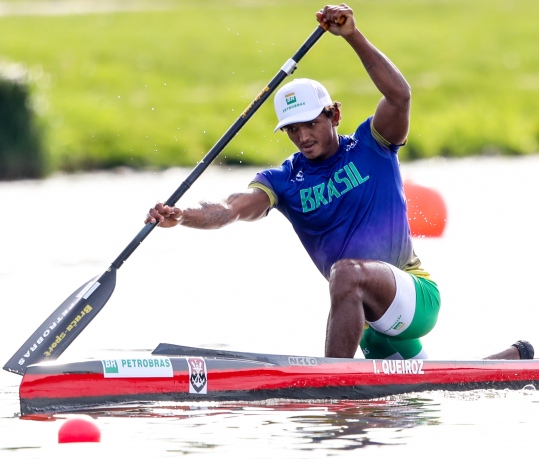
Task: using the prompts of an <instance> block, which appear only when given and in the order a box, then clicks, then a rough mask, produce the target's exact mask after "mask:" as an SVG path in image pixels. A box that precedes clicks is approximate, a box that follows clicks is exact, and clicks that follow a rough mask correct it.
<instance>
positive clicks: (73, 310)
mask: <svg viewBox="0 0 539 459" xmlns="http://www.w3.org/2000/svg"><path fill="white" fill-rule="evenodd" d="M326 30H327V28H326V27H325V25H320V26H318V27H317V28H316V29H315V30H314V32H313V33H312V34H311V35H310V36H309V38H308V39H307V40H306V41H305V43H303V45H302V46H301V47H300V48H299V49H298V51H297V52H296V54H294V56H293V57H292V58H291V59H289V60H288V61H286V63H285V64H284V65H283V66H282V67H281V69H280V70H279V72H278V73H277V75H275V77H273V79H272V80H271V81H270V82H269V83H268V85H267V86H266V87H264V89H262V91H261V92H260V94H258V96H257V97H256V98H255V99H254V100H253V102H252V103H251V104H250V105H249V106H248V107H247V108H246V109H245V111H244V112H243V113H242V114H241V116H240V117H239V118H238V119H237V120H236V122H235V123H234V124H233V125H232V126H231V127H230V128H229V129H228V131H227V132H226V133H225V134H224V135H223V136H222V137H221V138H220V139H219V141H218V142H217V143H216V144H215V145H214V146H213V147H212V148H211V150H210V151H208V153H207V154H206V155H205V156H204V158H203V159H202V161H200V162H199V163H198V164H197V166H196V167H195V168H194V169H193V171H192V172H191V173H190V174H189V175H188V177H187V178H186V179H185V181H184V182H183V183H182V184H181V185H180V186H179V187H178V189H177V190H176V191H175V192H174V193H173V194H172V195H171V196H170V198H168V199H167V201H166V202H165V204H166V205H170V206H173V205H174V204H176V202H177V201H178V200H179V199H180V198H181V197H182V196H183V195H184V194H185V192H186V191H187V190H188V189H189V188H190V187H191V185H192V184H193V183H194V182H195V181H196V180H197V179H198V177H200V175H201V174H202V173H203V172H204V171H205V170H206V169H207V167H208V166H209V165H210V164H211V163H212V162H213V160H214V159H215V158H216V157H217V156H218V155H219V153H220V152H221V151H222V150H223V149H224V148H225V147H226V146H227V145H228V143H229V142H230V141H231V140H232V139H233V138H234V136H235V135H236V134H237V133H238V132H239V131H240V129H241V128H242V127H243V125H244V124H245V123H246V122H247V121H248V120H249V119H250V118H251V116H253V114H254V113H255V112H256V111H257V110H258V109H259V108H260V106H261V105H262V104H263V103H264V102H265V101H266V99H267V98H268V97H269V96H270V94H271V93H272V92H273V91H274V90H275V89H276V88H277V86H279V84H280V83H281V82H282V81H283V80H284V79H285V78H286V77H287V76H288V75H291V74H292V73H293V72H294V70H295V69H296V65H297V63H298V62H299V61H300V60H301V58H302V57H303V56H305V54H307V52H308V51H309V50H310V49H311V48H312V47H313V45H314V44H315V43H316V42H317V41H318V39H319V38H320V37H321V36H322V35H323V34H324V32H325V31H326ZM155 226H157V224H156V223H154V224H152V223H147V224H146V225H145V226H144V227H143V228H142V230H141V231H140V232H139V233H138V234H137V236H136V237H135V238H134V239H133V240H132V241H131V242H130V243H129V245H128V246H127V247H126V248H125V249H124V250H123V251H122V253H120V255H119V256H118V258H116V260H114V261H113V262H112V264H111V265H110V267H109V268H108V269H107V271H105V272H104V273H103V274H102V275H101V276H98V277H96V278H94V279H92V280H90V281H89V282H87V283H86V284H83V285H82V286H81V287H80V288H79V289H78V290H75V291H74V292H73V293H72V294H71V295H70V296H69V297H67V299H66V300H65V301H64V302H63V303H62V304H61V305H60V306H59V307H57V308H56V310H55V311H53V312H52V314H51V315H50V316H49V317H48V318H47V319H46V320H45V322H43V324H41V326H40V327H38V328H37V329H36V331H35V332H34V333H33V334H32V335H31V336H30V337H29V338H28V339H27V340H26V342H25V343H24V344H23V345H22V346H21V347H20V348H19V350H18V351H17V352H16V353H15V354H14V355H13V356H12V357H11V359H10V360H9V361H8V362H7V363H6V364H5V365H4V367H3V368H4V370H6V371H10V372H13V373H17V374H20V375H22V374H24V372H25V371H26V368H27V367H28V365H31V364H34V363H39V362H41V361H44V360H55V359H56V358H58V357H59V356H60V355H61V354H62V353H63V352H64V351H65V350H66V349H67V347H68V346H69V345H70V344H71V343H72V342H73V340H74V339H75V338H76V337H77V336H78V335H79V334H80V333H81V332H82V330H84V328H85V327H86V326H87V325H88V324H89V323H90V322H91V321H92V320H93V319H94V317H95V316H96V315H97V314H98V313H99V311H101V309H102V308H103V307H104V306H105V304H106V303H107V301H108V299H109V298H110V296H111V295H112V293H113V291H114V288H115V286H116V271H117V270H118V269H119V268H120V267H121V266H122V264H123V263H124V262H125V260H127V259H128V258H129V256H130V255H131V254H132V253H133V252H134V251H135V250H136V249H137V247H138V246H139V245H140V244H141V243H142V241H143V240H144V239H146V237H147V236H148V235H149V234H150V232H151V231H152V230H153V229H154V228H155Z"/></svg>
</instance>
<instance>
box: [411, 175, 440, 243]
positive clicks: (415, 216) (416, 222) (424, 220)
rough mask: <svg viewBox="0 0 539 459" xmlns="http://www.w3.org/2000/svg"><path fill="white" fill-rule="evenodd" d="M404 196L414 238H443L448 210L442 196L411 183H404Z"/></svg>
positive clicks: (430, 189)
mask: <svg viewBox="0 0 539 459" xmlns="http://www.w3.org/2000/svg"><path fill="white" fill-rule="evenodd" d="M404 194H405V195H406V201H407V206H408V222H409V223H410V230H411V231H412V236H414V237H418V236H419V237H439V236H441V235H442V233H443V232H444V229H445V224H446V222H447V208H446V206H445V202H444V200H443V198H442V195H441V194H440V193H438V192H437V191H436V190H433V189H432V188H427V187H424V186H421V185H417V184H415V183H413V182H410V181H406V182H404Z"/></svg>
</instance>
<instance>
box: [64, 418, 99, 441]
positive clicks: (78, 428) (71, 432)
mask: <svg viewBox="0 0 539 459" xmlns="http://www.w3.org/2000/svg"><path fill="white" fill-rule="evenodd" d="M99 441H101V431H100V430H99V428H98V427H97V426H96V425H95V424H94V423H93V422H92V421H89V420H87V419H83V418H73V419H69V420H67V421H66V422H64V423H63V424H62V426H61V427H60V429H59V430H58V443H82V442H99Z"/></svg>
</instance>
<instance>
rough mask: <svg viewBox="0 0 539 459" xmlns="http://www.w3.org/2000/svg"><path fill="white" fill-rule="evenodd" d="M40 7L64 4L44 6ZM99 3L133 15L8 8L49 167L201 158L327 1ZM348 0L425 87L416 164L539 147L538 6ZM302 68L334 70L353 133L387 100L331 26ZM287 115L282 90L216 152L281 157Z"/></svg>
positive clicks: (417, 96)
mask: <svg viewBox="0 0 539 459" xmlns="http://www.w3.org/2000/svg"><path fill="white" fill-rule="evenodd" d="M40 3H42V5H41V6H46V5H47V4H48V5H60V2H59V1H56V2H55V1H54V0H52V1H49V2H34V5H38V4H40ZM91 3H93V4H95V5H97V6H99V5H101V7H104V6H106V7H108V8H110V7H112V6H115V5H116V6H118V8H120V9H121V8H128V9H129V8H134V10H132V11H115V12H92V13H85V14H56V15H45V14H35V13H37V12H40V10H41V8H31V7H30V8H29V9H28V10H26V11H27V12H28V13H34V14H22V13H24V11H25V10H23V9H18V8H19V7H21V8H22V6H23V5H22V2H19V1H17V0H11V1H8V2H5V1H4V2H0V5H4V6H6V5H11V6H12V9H11V10H10V9H9V8H4V10H3V11H4V13H6V10H7V11H8V12H9V11H11V13H9V14H4V15H0V30H1V31H2V37H3V38H2V40H1V41H0V65H3V66H4V67H5V66H8V65H10V64H13V63H18V64H20V65H21V66H22V68H23V69H24V70H25V72H26V73H25V78H26V80H25V81H27V82H28V84H29V86H30V88H31V103H30V105H31V107H32V108H33V109H34V110H35V112H36V113H37V115H38V116H37V121H36V123H37V124H38V125H39V129H40V132H42V133H43V143H44V151H45V154H46V160H47V161H46V162H47V165H48V166H47V167H48V169H47V170H48V171H59V170H60V171H75V170H91V169H103V168H114V167H118V166H130V167H134V168H148V167H157V168H163V167H168V166H173V165H183V166H192V165H194V164H196V162H197V161H199V160H200V159H201V158H202V157H203V155H204V154H205V153H206V152H207V151H208V149H209V148H211V146H212V145H213V144H214V143H215V142H216V141H217V140H218V139H219V138H220V137H221V135H222V134H223V133H224V132H225V131H226V129H227V128H228V127H229V126H230V125H231V124H232V123H233V122H234V121H235V120H236V118H237V117H238V116H239V115H240V114H241V112H242V111H243V110H244V109H245V108H246V107H247V105H249V103H250V102H251V101H252V99H253V98H254V97H255V96H256V95H257V94H258V93H259V91H260V90H261V89H262V88H263V87H264V86H265V85H266V83H267V82H268V81H269V80H270V79H271V78H272V77H273V76H274V75H275V74H276V73H277V71H278V70H279V69H280V67H281V66H282V65H283V63H284V62H285V61H286V60H287V59H288V58H289V57H291V56H292V55H293V54H294V52H295V51H296V50H297V48H298V47H299V46H300V45H301V44H302V43H303V42H304V41H305V39H306V38H307V37H308V36H309V34H310V33H311V32H312V31H313V30H314V28H315V27H316V25H317V23H316V20H315V12H316V10H318V9H319V8H321V7H323V6H324V3H322V2H320V3H318V4H317V3H316V2H312V0H287V1H283V0H271V1H270V0H258V1H255V0H237V1H234V0H231V1H226V2H225V1H222V0H169V1H166V2H160V1H159V0H155V1H151V2H150V1H147V2H146V1H135V0H134V1H132V2H122V1H119V2H117V3H114V2H100V1H95V2H91ZM26 4H28V3H26ZM62 4H63V5H69V4H71V5H72V9H69V8H68V9H67V10H65V11H64V12H66V13H69V11H74V10H75V9H76V7H77V5H80V3H78V2H76V1H73V2H66V1H63V2H62ZM348 4H349V5H350V6H351V7H352V8H353V9H354V11H355V15H356V22H357V24H358V26H359V28H360V29H361V30H362V31H363V32H364V33H365V34H366V36H367V37H368V38H369V40H370V41H371V42H373V43H374V44H375V45H376V46H377V47H378V48H379V49H380V50H381V51H382V52H384V53H385V54H386V55H388V56H389V58H390V59H391V60H392V61H393V62H394V63H395V64H396V65H397V67H399V69H400V70H401V72H402V73H403V74H404V76H405V77H406V78H407V80H408V82H409V83H410V85H411V86H412V91H413V108H412V126H411V131H410V136H409V143H408V145H407V147H406V148H404V149H402V150H401V159H402V160H404V161H406V160H411V159H417V158H427V157H433V156H459V157H460V156H467V155H481V154H531V153H536V152H538V151H539V116H538V113H539V53H538V52H537V44H538V43H539V27H538V25H537V23H538V18H539V2H535V1H533V0H511V1H507V0H505V1H501V0H453V1H443V0H430V1H429V0H423V1H421V0H416V1H413V0H376V1H375V0H364V1H361V2H359V1H356V0H350V1H349V2H348ZM30 5H31V3H30ZM145 8H146V9H145ZM152 9H153V10H152ZM0 11H2V8H0ZM13 11H18V12H19V13H21V14H13ZM294 77H309V78H314V79H318V80H320V81H321V82H322V83H323V84H325V85H326V87H327V88H328V89H329V91H330V93H331V95H332V97H333V98H334V100H339V101H341V102H342V103H343V122H342V124H341V127H340V132H341V133H343V134H345V133H350V132H352V131H353V130H354V129H355V127H356V126H357V125H358V124H359V122H361V121H362V120H363V119H365V118H366V117H367V116H369V115H371V114H372V113H373V111H374V109H375V107H376V104H377V103H378V100H379V98H380V94H379V93H378V92H377V91H376V89H375V88H374V86H373V84H372V82H371V81H370V80H369V78H368V76H367V74H366V72H365V71H364V69H363V67H362V65H361V63H360V62H359V60H358V59H357V58H356V57H355V55H354V53H353V51H352V50H351V49H350V48H349V46H348V45H347V44H346V43H345V42H344V41H343V40H342V39H340V38H337V37H334V36H330V35H329V34H328V35H327V36H324V37H323V38H322V39H321V40H320V42H319V43H317V44H316V45H315V47H314V48H313V49H312V50H311V51H310V52H309V53H308V54H307V56H306V57H305V58H304V59H303V60H302V61H301V62H300V64H299V67H298V70H297V71H296V72H295V73H294ZM275 122H276V121H275V115H274V112H273V102H272V98H270V99H269V100H268V101H267V102H266V104H265V105H264V106H263V107H262V108H261V109H260V110H259V111H258V112H257V113H256V114H255V115H254V117H253V118H252V119H251V120H250V121H249V122H248V123H247V125H246V126H245V127H244V128H243V130H242V131H241V132H240V133H239V135H237V136H236V138H235V139H234V140H233V141H232V142H231V144H230V145H229V146H228V147H227V148H226V149H225V151H224V152H223V153H222V154H221V155H220V157H219V158H218V159H217V160H216V162H217V163H232V164H258V165H263V166H265V165H276V164H280V163H281V162H282V160H283V159H284V158H285V157H286V156H288V155H289V154H291V153H293V151H294V148H293V145H292V144H291V143H290V141H289V140H288V139H287V138H286V135H285V134H283V133H275V134H274V133H273V127H274V125H275Z"/></svg>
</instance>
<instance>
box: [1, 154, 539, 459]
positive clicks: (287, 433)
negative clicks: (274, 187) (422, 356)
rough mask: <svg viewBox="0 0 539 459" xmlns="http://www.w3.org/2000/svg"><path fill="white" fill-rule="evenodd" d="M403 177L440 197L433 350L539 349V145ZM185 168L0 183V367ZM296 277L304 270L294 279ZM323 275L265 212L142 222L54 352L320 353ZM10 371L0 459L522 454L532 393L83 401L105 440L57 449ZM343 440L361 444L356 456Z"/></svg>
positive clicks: (225, 182)
mask: <svg viewBox="0 0 539 459" xmlns="http://www.w3.org/2000/svg"><path fill="white" fill-rule="evenodd" d="M402 170H403V176H404V177H405V178H407V179H412V180H413V181H415V182H416V183H419V184H422V185H425V186H431V187H434V188H436V189H437V190H438V191H439V192H440V193H441V194H442V195H443V197H444V199H445V202H446V204H447V207H448V224H447V227H446V230H445V233H444V236H443V237H441V238H421V239H416V240H415V248H416V252H417V253H418V255H419V256H420V258H421V259H422V261H423V265H424V267H425V268H426V269H427V270H428V271H429V272H431V274H432V275H433V278H434V279H435V280H436V281H437V282H438V283H439V285H440V288H441V291H442V312H441V314H440V319H439V322H438V325H437V327H436V329H435V330H434V331H433V332H432V333H431V334H430V335H429V336H427V337H426V338H425V340H424V342H425V346H426V348H427V350H428V352H429V354H430V357H431V358H437V359H459V358H464V359H466V358H471V359H473V358H481V357H483V356H485V355H488V354H491V353H494V352H497V351H499V350H502V349H504V348H506V347H507V346H508V345H510V344H512V343H513V342H515V341H516V340H518V339H528V340H530V341H531V342H532V343H534V344H536V347H538V348H539V340H537V334H536V332H535V331H536V326H535V323H536V322H537V319H538V318H539V312H537V308H536V307H535V306H536V305H535V298H536V288H535V285H536V284H535V280H536V279H537V275H538V272H537V271H538V269H539V268H538V267H537V263H536V260H537V258H538V253H537V251H538V247H539V244H538V243H537V242H536V239H537V238H536V235H537V234H538V229H539V228H538V223H537V218H536V215H535V213H536V211H537V210H536V209H538V208H539V206H538V202H537V201H538V200H539V181H538V180H537V178H536V177H537V172H538V171H539V157H537V156H533V157H528V158H518V159H504V158H486V159H485V158H484V159H466V160H432V161H425V162H418V163H413V164H404V165H403V167H402ZM254 172H255V170H254V169H245V168H244V169H234V168H232V169H228V168H224V169H219V168H217V167H211V168H210V169H208V171H206V173H205V174H203V176H202V177H201V178H200V179H199V180H198V181H197V182H196V184H195V185H194V186H193V187H192V189H191V190H190V191H189V192H188V193H187V195H186V196H185V197H184V198H182V203H184V204H185V203H188V202H194V201H197V200H198V199H203V198H208V199H216V198H220V197H223V196H225V195H226V193H228V192H232V191H238V190H242V189H244V187H245V186H246V185H247V183H248V182H249V181H250V179H251V178H252V176H253V175H254ZM187 173H188V171H186V170H182V169H174V170H169V171H166V172H163V173H152V172H146V173H134V172H132V171H128V170H122V171H118V172H116V173H96V174H83V175H74V176H57V177H53V178H50V179H47V180H43V181H28V182H12V183H0V210H1V212H0V224H1V228H2V238H1V239H0V303H1V304H2V324H3V327H2V334H1V335H0V363H2V364H3V363H4V362H6V361H7V360H8V358H9V357H10V356H11V355H12V354H13V353H14V352H15V351H16V349H17V348H18V347H19V346H20V345H21V344H22V343H23V342H24V340H26V338H27V337H28V336H30V334H31V333H32V332H33V331H34V330H35V328H36V327H37V326H39V325H40V324H41V323H42V322H43V320H44V319H45V318H46V317H47V316H48V314H50V313H51V312H52V311H53V310H54V309H55V308H56V307H57V306H58V305H59V304H60V303H61V302H62V301H63V300H64V299H65V298H66V297H67V296H68V295H69V294H70V293H71V292H72V291H74V290H75V289H76V288H77V287H79V286H80V285H81V284H83V283H84V282H85V281H87V280H89V279H91V278H92V277H94V276H95V275H97V274H101V273H102V272H103V271H104V270H105V269H106V268H107V267H108V265H109V264H110V262H112V260H114V259H115V258H116V256H117V255H118V254H119V253H120V252H121V250H122V249H123V248H124V247H125V246H126V245H127V244H128V243H129V241H130V240H131V239H132V238H133V237H134V236H135V235H136V234H137V233H138V231H139V230H140V229H141V228H142V226H143V223H142V220H143V218H144V215H145V214H146V212H147V210H148V208H149V207H150V206H152V205H153V204H154V203H155V202H156V201H157V200H164V199H166V198H167V197H168V196H169V195H170V194H171V193H172V191H174V190H175V189H176V187H177V186H178V185H179V184H180V183H181V181H182V180H183V179H184V178H185V176H186V174H187ZM298 280H299V282H298ZM327 297H328V294H327V284H326V282H325V281H324V279H323V278H322V277H321V275H320V274H319V273H318V272H317V271H316V270H315V268H314V267H313V266H312V265H311V262H310V260H309V259H308V257H307V255H306V254H305V253H304V251H303V249H302V248H301V247H300V245H299V242H298V241H297V239H296V236H295V235H294V234H293V232H292V230H291V228H290V225H289V224H288V223H287V222H286V221H285V220H284V219H283V218H282V217H281V216H280V215H278V214H277V213H276V212H272V213H271V214H270V216H269V217H268V218H266V219H264V220H262V221H259V222H256V223H239V224H236V225H232V226H230V227H227V228H225V229H223V230H220V231H195V230H190V229H186V228H175V229H171V230H160V229H157V230H156V231H154V232H153V233H152V234H151V235H150V236H149V237H148V238H147V239H146V241H145V242H144V243H143V244H142V245H141V246H140V247H139V248H138V249H137V250H136V251H135V253H134V254H133V255H132V257H131V258H130V259H129V260H128V261H127V262H126V263H125V264H124V266H123V267H122V268H121V270H120V271H119V273H118V280H117V285H116V291H115V292H114V294H113V296H112V297H111V299H110V300H109V302H108V303H107V305H106V307H105V308H104V309H103V311H102V312H101V313H100V314H99V316H98V317H97V318H96V319H95V320H94V321H93V322H92V324H91V325H90V326H89V327H88V328H87V329H86V330H85V331H84V332H83V333H82V334H81V335H80V336H79V337H78V338H77V340H76V341H75V342H74V343H73V344H72V345H71V347H70V348H69V349H68V350H67V351H66V352H65V354H64V355H63V356H62V359H72V358H85V357H96V356H100V355H105V354H107V353H109V352H111V351H114V350H118V349H119V350H125V351H131V350H140V349H152V348H154V347H155V346H156V345H157V344H158V343H159V342H173V343H178V344H185V345H190V346H206V347H221V348H226V349H233V350H240V351H252V352H266V353H284V354H300V355H321V354H322V353H323V345H324V331H325V324H326V318H327V311H328V309H327V308H328V300H327ZM19 382H20V377H19V376H17V375H13V374H9V373H7V372H4V371H2V372H1V373H0V457H1V458H4V457H6V458H11V457H14V458H43V457H57V456H58V455H60V454H62V455H65V454H71V453H73V454H76V455H77V456H79V457H80V456H82V457H86V456H88V457H90V455H91V456H95V454H99V453H101V452H102V453H105V454H106V453H110V452H115V451H118V452H121V454H122V456H127V454H128V455H129V456H132V457H152V458H160V457H163V458H165V457H178V456H183V455H189V456H197V455H204V456H208V455H214V456H216V457H238V456H245V457H260V458H266V457H268V458H269V457H272V458H273V457H280V458H281V457H285V458H293V459H297V458H304V457H309V458H311V457H327V456H336V457H341V456H346V455H352V454H358V452H357V451H355V450H357V449H361V453H360V454H362V456H365V457H380V456H382V457H385V456H387V455H389V454H402V453H406V454H413V455H414V456H419V457H427V456H429V457H430V456H432V455H433V454H439V453H440V452H441V453H443V452H448V451H451V452H452V453H457V454H458V453H460V454H461V455H463V456H464V457H471V456H472V455H481V456H482V457H485V456H487V455H492V456H502V455H505V454H509V453H511V454H515V452H517V453H518V452H523V453H524V452H529V451H531V450H532V448H533V447H534V446H535V444H534V441H533V438H534V433H535V431H536V430H537V428H538V426H539V421H537V419H539V416H538V415H539V404H538V401H539V395H537V393H536V392H535V391H533V390H523V391H474V392H465V393H450V392H429V393H421V394H408V395H406V396H399V397H388V398H384V399H381V400H374V401H361V402H338V401H335V402H333V403H319V402H316V401H313V402H311V403H302V404H291V403H286V402H285V401H272V402H270V403H258V404H224V405H223V404H221V405H219V404H211V403H206V404H200V405H197V404H191V405H188V404H178V405H159V406H156V407H154V408H153V409H151V410H149V409H147V408H146V409H140V410H112V411H107V412H98V413H92V416H93V417H94V419H95V422H96V423H97V425H98V426H99V428H100V429H101V432H102V441H101V443H99V444H62V445H58V444H57V433H58V429H59V427H60V425H61V423H62V421H63V420H64V419H66V418H68V417H71V416H73V414H66V415H61V416H60V415H57V416H51V417H49V418H47V419H43V418H41V419H40V420H30V419H20V418H19V416H18V411H19V406H18V395H17V390H18V384H19ZM354 451H355V452H354Z"/></svg>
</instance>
